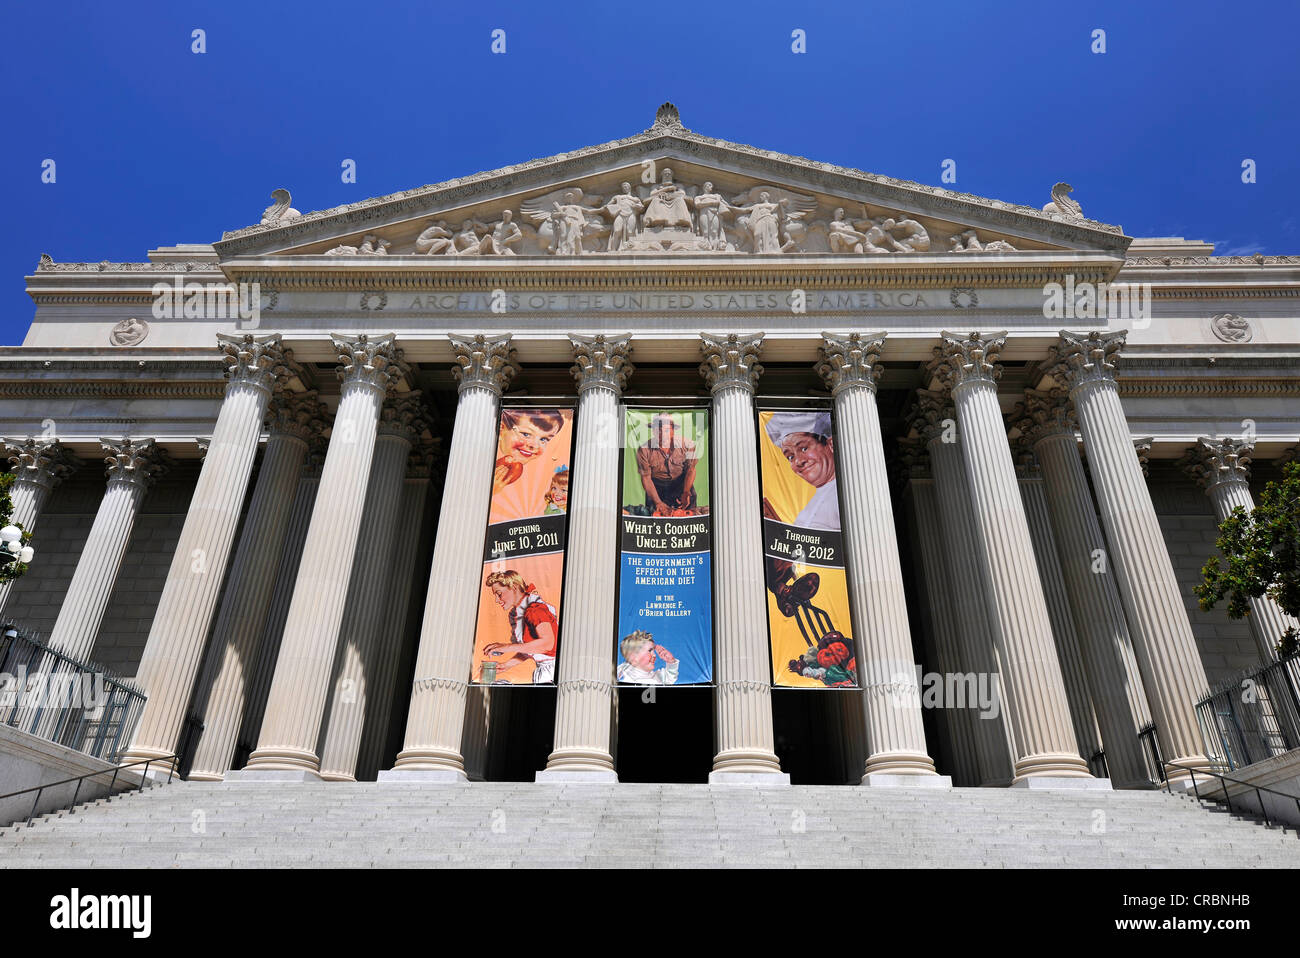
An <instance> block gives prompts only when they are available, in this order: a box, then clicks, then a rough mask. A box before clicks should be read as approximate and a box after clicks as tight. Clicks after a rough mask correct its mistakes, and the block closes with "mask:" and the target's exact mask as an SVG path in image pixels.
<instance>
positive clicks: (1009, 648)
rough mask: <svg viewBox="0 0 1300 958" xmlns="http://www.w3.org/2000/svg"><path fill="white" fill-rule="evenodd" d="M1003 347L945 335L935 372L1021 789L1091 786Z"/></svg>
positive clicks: (995, 340)
mask: <svg viewBox="0 0 1300 958" xmlns="http://www.w3.org/2000/svg"><path fill="white" fill-rule="evenodd" d="M1000 347H1001V339H1000V338H999V337H992V338H988V339H981V338H978V337H974V336H972V337H971V338H969V339H965V340H961V339H957V338H954V337H951V336H948V335H945V336H944V340H943V345H942V346H941V347H940V348H941V357H942V358H941V359H940V361H939V366H938V370H939V373H940V376H941V378H943V379H945V380H946V381H947V383H948V384H949V386H950V388H951V390H952V399H953V405H954V406H955V407H956V410H957V422H958V426H959V428H960V430H961V436H962V441H961V448H962V457H963V459H964V461H965V463H966V475H967V477H968V478H969V480H970V484H971V500H972V504H973V506H974V511H975V518H976V527H977V529H978V531H979V536H978V540H977V544H978V546H979V550H980V555H981V562H982V564H983V567H984V569H985V570H986V572H987V575H988V578H987V580H986V581H987V583H988V585H989V587H990V593H989V598H990V600H991V601H990V603H989V611H990V613H991V619H992V624H993V626H994V628H993V638H994V642H995V643H996V645H997V650H998V661H999V663H1000V665H1001V670H1002V689H1003V701H1004V703H1005V705H1006V709H1007V712H1008V714H1009V715H1010V717H1011V731H1012V739H1013V742H1014V743H1015V746H1016V761H1015V773H1016V781H1017V782H1019V781H1023V780H1025V779H1028V778H1034V777H1065V778H1090V777H1092V776H1091V773H1090V772H1089V771H1088V765H1087V763H1086V762H1085V761H1084V760H1083V759H1082V758H1081V757H1080V755H1079V749H1078V745H1077V743H1076V742H1075V738H1074V729H1073V728H1072V727H1071V725H1070V706H1069V701H1068V699H1067V698H1066V694H1065V685H1064V681H1063V679H1062V676H1061V666H1060V662H1059V660H1058V658H1057V655H1056V648H1055V646H1054V645H1053V641H1052V624H1051V618H1050V617H1049V615H1048V613H1047V603H1046V600H1045V599H1044V597H1043V586H1042V581H1041V580H1040V579H1039V576H1038V568H1037V565H1036V563H1035V561H1034V558H1033V555H1034V553H1033V542H1032V540H1031V539H1030V536H1029V525H1028V522H1027V521H1026V519H1025V508H1024V504H1023V502H1022V501H1021V498H1020V496H1019V493H1018V484H1017V482H1016V470H1015V465H1014V464H1013V462H1012V460H1011V447H1010V445H1009V443H1008V441H1007V434H1006V429H1005V427H1004V426H1003V422H1002V411H1001V409H1000V407H999V405H998V396H997V384H996V381H995V379H994V376H995V371H994V366H993V359H994V356H995V355H996V351H997V350H998V349H999V348H1000Z"/></svg>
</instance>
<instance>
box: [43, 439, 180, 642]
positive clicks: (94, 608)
mask: <svg viewBox="0 0 1300 958" xmlns="http://www.w3.org/2000/svg"><path fill="white" fill-rule="evenodd" d="M103 445H104V451H105V452H107V453H109V456H108V458H107V460H106V461H107V462H108V464H109V468H108V484H107V486H106V487H105V489H104V498H103V499H101V500H100V503H99V509H98V510H97V511H96V512H95V521H94V522H93V523H92V524H91V526H90V534H89V535H88V536H86V544H85V546H84V547H83V548H82V550H81V555H80V557H79V558H78V559H77V568H76V570H75V571H74V572H73V573H72V581H71V582H69V583H68V591H67V592H66V593H64V596H63V604H62V605H61V606H60V607H59V615H58V618H56V619H55V620H54V628H53V629H52V630H51V632H50V642H49V644H50V647H51V648H53V649H55V650H57V651H59V652H62V653H63V654H64V655H66V656H68V657H69V658H72V659H78V660H80V661H83V662H84V661H85V660H86V659H87V658H88V657H89V656H90V652H91V650H92V649H93V648H94V645H95V636H96V635H97V634H98V633H99V626H100V623H101V622H102V621H103V619H104V610H105V609H107V608H108V599H109V596H110V595H111V594H112V592H113V583H114V582H115V581H116V580H117V573H118V569H120V568H121V565H122V557H123V556H124V555H125V554H126V547H127V543H128V542H129V541H130V539H131V529H132V527H133V526H134V525H135V517H136V513H137V512H139V509H140V502H141V500H142V499H143V498H144V495H145V492H146V490H147V489H148V486H149V483H150V477H151V476H152V475H154V473H155V472H156V471H157V468H158V464H157V455H158V453H157V448H156V446H155V445H154V442H153V440H152V439H137V440H131V439H126V440H122V441H120V442H113V441H110V440H104V441H103Z"/></svg>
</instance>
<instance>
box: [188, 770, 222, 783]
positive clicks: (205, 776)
mask: <svg viewBox="0 0 1300 958" xmlns="http://www.w3.org/2000/svg"><path fill="white" fill-rule="evenodd" d="M225 780H226V776H224V775H218V774H217V773H216V772H194V771H191V772H190V774H188V775H186V776H185V781H187V782H224V781H225Z"/></svg>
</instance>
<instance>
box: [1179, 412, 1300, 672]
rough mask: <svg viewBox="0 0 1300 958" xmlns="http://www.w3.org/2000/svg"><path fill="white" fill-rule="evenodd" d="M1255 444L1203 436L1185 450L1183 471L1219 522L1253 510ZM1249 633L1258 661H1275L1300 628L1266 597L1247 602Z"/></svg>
mask: <svg viewBox="0 0 1300 958" xmlns="http://www.w3.org/2000/svg"><path fill="white" fill-rule="evenodd" d="M1254 451H1255V444H1254V443H1251V442H1246V441H1245V440H1244V439H1214V438H1211V437H1208V436H1202V437H1201V438H1200V439H1198V440H1197V441H1196V446H1195V447H1193V448H1191V449H1189V450H1187V456H1186V458H1185V459H1184V460H1183V465H1184V468H1186V470H1187V472H1188V473H1189V474H1190V475H1191V476H1192V478H1194V479H1196V481H1197V482H1199V483H1200V484H1201V487H1202V488H1203V489H1205V492H1206V495H1208V496H1209V497H1210V502H1212V503H1213V504H1214V516H1215V518H1216V519H1218V520H1219V522H1223V520H1224V519H1226V518H1228V516H1230V515H1232V511H1233V510H1234V509H1236V508H1237V507H1238V506H1240V507H1241V508H1242V509H1243V510H1244V511H1245V512H1246V513H1247V514H1249V513H1251V512H1254V511H1255V500H1254V498H1253V497H1252V496H1251V494H1250V458H1251V453H1253V452H1254ZM1246 618H1247V620H1248V621H1249V622H1250V630H1251V632H1252V633H1253V634H1254V636H1255V643H1256V644H1257V645H1258V646H1259V652H1260V661H1261V662H1272V661H1274V660H1276V659H1277V644H1278V642H1280V641H1281V639H1282V636H1283V634H1284V633H1285V632H1286V631H1287V630H1288V629H1300V622H1297V621H1296V619H1295V618H1294V617H1293V616H1289V615H1287V614H1286V613H1285V612H1283V611H1282V609H1281V608H1280V607H1279V606H1278V604H1277V603H1276V602H1275V601H1274V600H1273V599H1272V598H1270V597H1269V596H1267V595H1261V596H1258V597H1255V598H1252V599H1250V615H1248V616H1246Z"/></svg>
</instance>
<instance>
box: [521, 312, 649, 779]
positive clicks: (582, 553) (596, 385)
mask: <svg viewBox="0 0 1300 958" xmlns="http://www.w3.org/2000/svg"><path fill="white" fill-rule="evenodd" d="M569 339H570V342H571V344H572V347H573V358H574V366H573V374H574V377H575V378H576V379H577V381H578V414H577V433H576V437H575V442H574V459H573V478H572V480H570V481H571V483H572V489H571V490H570V493H569V534H568V539H567V541H568V543H569V546H568V567H567V569H566V570H565V577H566V581H567V586H566V588H565V592H564V656H563V657H562V658H561V660H560V671H559V682H558V683H557V692H556V704H555V745H554V748H553V750H552V751H551V754H550V757H549V758H548V759H547V760H546V772H543V773H541V774H539V775H538V780H539V781H545V780H546V779H548V778H550V779H556V778H563V777H574V773H578V774H579V775H581V776H582V777H584V778H587V779H599V780H603V781H616V780H617V779H616V777H615V775H614V759H613V757H612V756H611V754H610V702H611V700H612V697H613V691H614V686H613V679H614V657H613V651H614V647H613V643H612V642H611V637H612V629H613V626H614V616H615V604H614V599H615V596H616V595H617V592H618V580H617V573H618V561H619V560H618V517H619V502H618V480H619V475H620V473H621V471H622V470H621V465H620V461H619V460H620V456H621V454H622V449H621V448H620V445H621V444H620V443H618V442H616V441H613V439H614V437H617V436H618V435H619V429H618V399H619V395H620V394H621V392H622V390H623V386H624V385H625V384H626V382H627V378H628V376H630V375H631V374H632V364H631V362H630V361H629V360H628V355H629V353H630V352H631V348H630V346H629V339H630V337H629V336H621V337H618V336H606V335H604V334H599V335H596V336H590V337H583V336H570V337H569ZM555 773H562V774H559V775H557V774H555Z"/></svg>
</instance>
